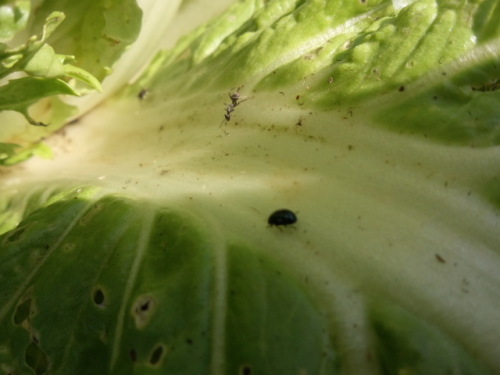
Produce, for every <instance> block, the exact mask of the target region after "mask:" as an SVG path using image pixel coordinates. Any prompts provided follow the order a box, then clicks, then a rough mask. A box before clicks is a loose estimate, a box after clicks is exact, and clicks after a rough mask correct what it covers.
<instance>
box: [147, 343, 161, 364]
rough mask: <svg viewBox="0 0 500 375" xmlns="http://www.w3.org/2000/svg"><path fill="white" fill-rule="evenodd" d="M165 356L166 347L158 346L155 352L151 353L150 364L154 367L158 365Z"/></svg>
mask: <svg viewBox="0 0 500 375" xmlns="http://www.w3.org/2000/svg"><path fill="white" fill-rule="evenodd" d="M164 354H165V347H164V346H163V345H161V344H160V345H158V346H157V347H156V348H155V349H154V350H153V352H152V353H151V356H150V357H149V364H150V365H152V366H155V365H158V364H159V363H160V362H161V360H162V359H163V357H164Z"/></svg>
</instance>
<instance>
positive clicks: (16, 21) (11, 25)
mask: <svg viewBox="0 0 500 375" xmlns="http://www.w3.org/2000/svg"><path fill="white" fill-rule="evenodd" d="M11 3H12V4H2V3H0V42H7V41H9V40H11V39H12V38H13V37H14V36H15V35H16V34H17V33H18V32H19V31H21V30H24V28H25V27H26V25H27V23H28V18H29V14H30V10H31V2H30V1H29V0H16V1H12V2H11ZM0 51H1V49H0Z"/></svg>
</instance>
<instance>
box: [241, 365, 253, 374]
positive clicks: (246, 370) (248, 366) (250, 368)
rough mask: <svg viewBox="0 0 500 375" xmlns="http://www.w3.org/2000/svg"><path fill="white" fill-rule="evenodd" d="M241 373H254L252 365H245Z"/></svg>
mask: <svg viewBox="0 0 500 375" xmlns="http://www.w3.org/2000/svg"><path fill="white" fill-rule="evenodd" d="M240 374H241V375H252V367H251V366H250V365H243V366H241V368H240Z"/></svg>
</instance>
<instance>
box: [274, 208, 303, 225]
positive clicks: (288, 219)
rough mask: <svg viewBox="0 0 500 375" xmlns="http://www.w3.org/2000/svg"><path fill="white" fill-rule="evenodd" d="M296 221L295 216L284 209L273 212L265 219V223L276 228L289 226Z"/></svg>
mask: <svg viewBox="0 0 500 375" xmlns="http://www.w3.org/2000/svg"><path fill="white" fill-rule="evenodd" d="M296 221H297V216H296V215H295V213H294V212H293V211H290V210H288V209H286V208H282V209H280V210H276V211H274V212H273V213H272V214H271V215H270V216H269V218H268V219H267V223H268V224H269V225H270V226H277V227H282V226H287V225H291V224H293V223H295V222H296Z"/></svg>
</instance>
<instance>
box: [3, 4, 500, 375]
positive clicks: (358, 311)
mask: <svg viewBox="0 0 500 375" xmlns="http://www.w3.org/2000/svg"><path fill="white" fill-rule="evenodd" d="M53 3H54V6H56V5H58V4H63V3H65V2H62V1H61V2H53ZM46 4H47V5H46V7H44V8H43V9H45V13H44V12H40V13H39V16H40V17H42V18H44V17H45V14H46V13H47V12H51V11H55V10H57V9H56V8H54V9H53V8H52V7H51V6H49V5H50V2H47V3H46ZM92 5H93V4H92ZM150 6H152V5H150ZM190 6H191V7H196V6H199V7H200V9H202V8H201V7H202V6H203V3H202V2H200V3H196V2H194V3H191V4H183V6H181V7H179V8H178V14H177V16H176V18H175V19H174V21H172V22H174V23H173V24H172V25H176V24H178V23H179V22H182V21H185V22H188V18H187V15H189V14H190V12H189V7H190ZM148 7H149V5H147V4H143V9H142V10H143V11H144V14H145V15H147V14H151V13H148ZM170 7H171V8H169V9H171V11H172V12H173V10H172V9H174V8H172V7H173V6H172V5H170ZM89 8H92V7H89ZM75 9H79V8H78V6H75ZM59 10H61V9H59ZM94 11H95V10H94ZM149 11H151V9H149ZM498 12H500V3H499V2H498V1H497V0H484V1H465V0H463V1H454V0H439V1H437V0H417V1H394V2H387V1H382V0H379V1H359V2H357V1H352V0H330V1H315V0H313V1H307V2H304V1H293V0H272V1H267V2H263V1H255V0H252V1H250V0H244V1H240V2H237V3H234V4H233V5H231V6H230V7H229V8H228V9H227V10H226V11H225V12H224V13H222V14H220V15H218V16H217V17H215V18H214V19H213V20H212V21H210V22H208V23H206V24H203V25H201V26H199V25H197V26H198V27H195V28H192V30H191V31H190V32H189V33H187V34H186V35H185V36H184V37H183V38H182V39H180V40H179V41H178V43H177V44H176V45H175V46H174V47H173V48H172V49H169V50H166V51H160V52H158V54H157V55H156V57H155V58H154V59H153V60H152V61H151V62H150V64H149V65H148V67H147V68H146V69H145V70H144V71H143V72H142V73H141V74H140V75H138V76H137V77H132V73H135V72H132V71H131V70H127V69H126V68H121V67H118V68H117V71H118V72H120V69H123V70H121V71H122V72H129V74H128V75H127V74H125V73H123V76H122V75H121V74H122V73H120V74H119V77H122V78H120V80H118V79H117V81H114V83H113V85H112V90H111V91H112V93H113V95H110V96H107V97H106V98H107V100H106V101H104V100H103V101H101V102H99V101H97V99H95V97H93V98H92V97H91V99H85V98H79V99H78V100H74V101H72V103H73V104H74V105H75V106H76V107H77V108H78V110H79V114H80V115H79V117H77V120H75V121H74V122H75V124H74V125H73V126H71V127H67V128H65V129H64V131H63V132H59V133H57V134H52V135H51V137H50V138H48V139H47V140H46V143H47V144H48V145H49V146H50V147H51V148H52V152H53V155H54V156H53V158H52V159H51V160H47V159H39V158H32V159H30V160H28V161H25V162H24V163H22V164H19V165H16V166H12V167H9V168H6V167H4V168H3V169H2V170H1V172H2V174H1V178H2V185H1V187H0V189H1V192H0V232H1V233H3V234H2V235H1V236H0V259H1V260H2V261H1V262H0V282H1V285H2V292H1V293H0V332H1V334H0V369H2V371H4V372H6V373H11V374H32V373H35V374H44V373H47V374H76V375H79V374H87V373H89V374H152V373H158V374H238V375H255V374H301V375H303V374H308V375H309V374H356V375H358V374H398V375H401V374H491V375H492V374H496V373H499V372H500V364H499V362H498V358H499V355H500V349H499V347H498V345H497V343H498V342H499V340H500V315H499V314H498V311H500V292H499V291H500V272H499V271H500V259H499V255H500V254H499V250H500V240H499V238H498V236H497V231H498V228H499V225H500V203H499V202H500V184H499V181H500V170H499V167H498V166H499V165H500V151H499V148H498V143H499V141H498V139H499V137H498V135H497V134H498V128H499V125H500V124H499V118H500V113H499V111H500V107H499V106H498V102H499V99H500V98H499V94H498V93H499V90H498V80H499V77H500V74H499V66H500V28H499V27H498V22H497V19H498V17H496V16H498ZM70 13H71V12H65V14H66V15H67V17H68V18H69V14H70ZM138 13H139V10H138V9H136V8H135V7H133V6H132V5H130V4H129V7H128V8H127V11H126V13H125V14H127V15H130V17H132V16H133V15H134V14H138ZM73 14H75V13H73ZM116 14H117V12H111V13H110V15H109V17H111V18H112V17H114V16H116ZM127 17H128V16H127ZM111 18H110V19H111ZM38 22H40V21H39V20H38ZM73 22H76V20H75V21H73ZM110 22H111V21H110ZM114 22H118V21H113V22H112V24H113V25H118V23H114ZM193 22H194V21H193ZM35 24H36V22H35ZM144 24H145V23H144ZM164 27H165V29H164V30H166V31H165V35H167V37H168V35H169V33H168V28H167V27H166V26H164ZM119 28H120V27H119V26H118V29H119ZM153 29H154V28H151V29H149V30H151V33H152V34H151V35H153V33H154V30H153ZM120 35H122V34H121V33H120ZM123 35H126V33H124V34H123ZM155 37H157V35H156V34H155ZM141 38H145V36H144V34H143V35H141V36H140V37H139V39H138V40H139V42H138V44H135V45H134V46H133V47H132V52H133V53H132V55H133V56H136V57H137V56H138V55H136V54H135V51H137V48H139V47H140V43H141V40H146V39H147V38H145V39H141ZM64 39H65V38H64V37H62V36H61V39H60V40H59V41H58V43H60V44H59V45H60V46H61V47H62V46H63V45H65V43H67V45H68V46H70V47H71V48H74V49H71V48H70V50H78V48H77V46H74V45H73V44H74V43H77V42H76V41H75V40H76V39H73V38H71V37H69V39H68V40H67V41H64ZM156 41H157V43H158V44H159V43H160V42H159V41H158V39H157V40H156ZM58 43H55V44H54V46H57V45H58ZM138 46H139V47H138ZM99 48H103V47H102V46H97V50H99ZM134 48H136V49H134ZM56 49H58V48H56ZM148 51H152V49H149V47H148ZM82 53H83V52H82ZM107 53H109V56H111V55H114V53H115V52H114V51H113V50H110V51H107ZM85 55H86V56H93V55H92V53H90V54H89V55H87V53H85ZM105 55H106V54H105ZM148 55H149V53H148ZM129 58H130V57H128V56H126V55H125V56H124V57H123V59H124V60H122V61H126V62H130V64H137V65H133V66H134V67H136V66H139V65H140V64H142V63H144V62H145V61H144V60H143V61H142V63H140V62H137V61H135V59H132V60H128V59H129ZM132 61H134V62H133V63H132ZM120 63H121V62H120ZM120 63H119V64H120ZM121 66H122V67H123V65H121ZM85 69H89V71H91V72H92V73H93V74H96V76H97V77H99V78H101V77H100V76H99V74H100V73H99V72H102V70H99V67H95V70H92V69H93V68H92V69H91V67H90V65H88V66H85ZM112 77H113V75H111V76H110V79H113V78H112ZM103 87H104V88H105V87H106V85H105V84H104V85H103ZM108 95H109V94H108ZM0 99H1V98H0ZM80 99H81V101H79V100H80ZM1 100H7V99H6V98H5V99H1ZM23 100H31V99H30V97H27V98H24V97H23ZM1 103H4V102H3V101H2V102H1ZM91 103H92V105H93V106H91ZM96 103H99V105H98V106H97V105H96ZM71 116H74V115H73V114H71V115H70V114H68V115H67V117H66V119H69V118H71ZM2 123H4V122H3V121H2ZM0 141H2V142H4V144H12V143H16V142H14V138H12V137H5V138H0ZM2 147H3V148H2V149H0V160H5V157H2V156H1V155H7V156H10V155H12V154H13V153H14V152H15V148H14V146H9V145H4V146H2ZM1 158H4V159H1ZM4 164H7V163H4ZM280 209H286V210H289V211H292V212H293V213H295V215H296V218H297V221H296V222H294V223H291V222H290V223H289V224H290V225H287V226H278V227H276V226H270V225H268V218H269V216H270V215H271V214H273V213H274V212H276V211H277V210H280ZM285 212H288V211H285ZM271 221H272V222H273V220H271ZM292 221H293V220H292Z"/></svg>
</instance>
